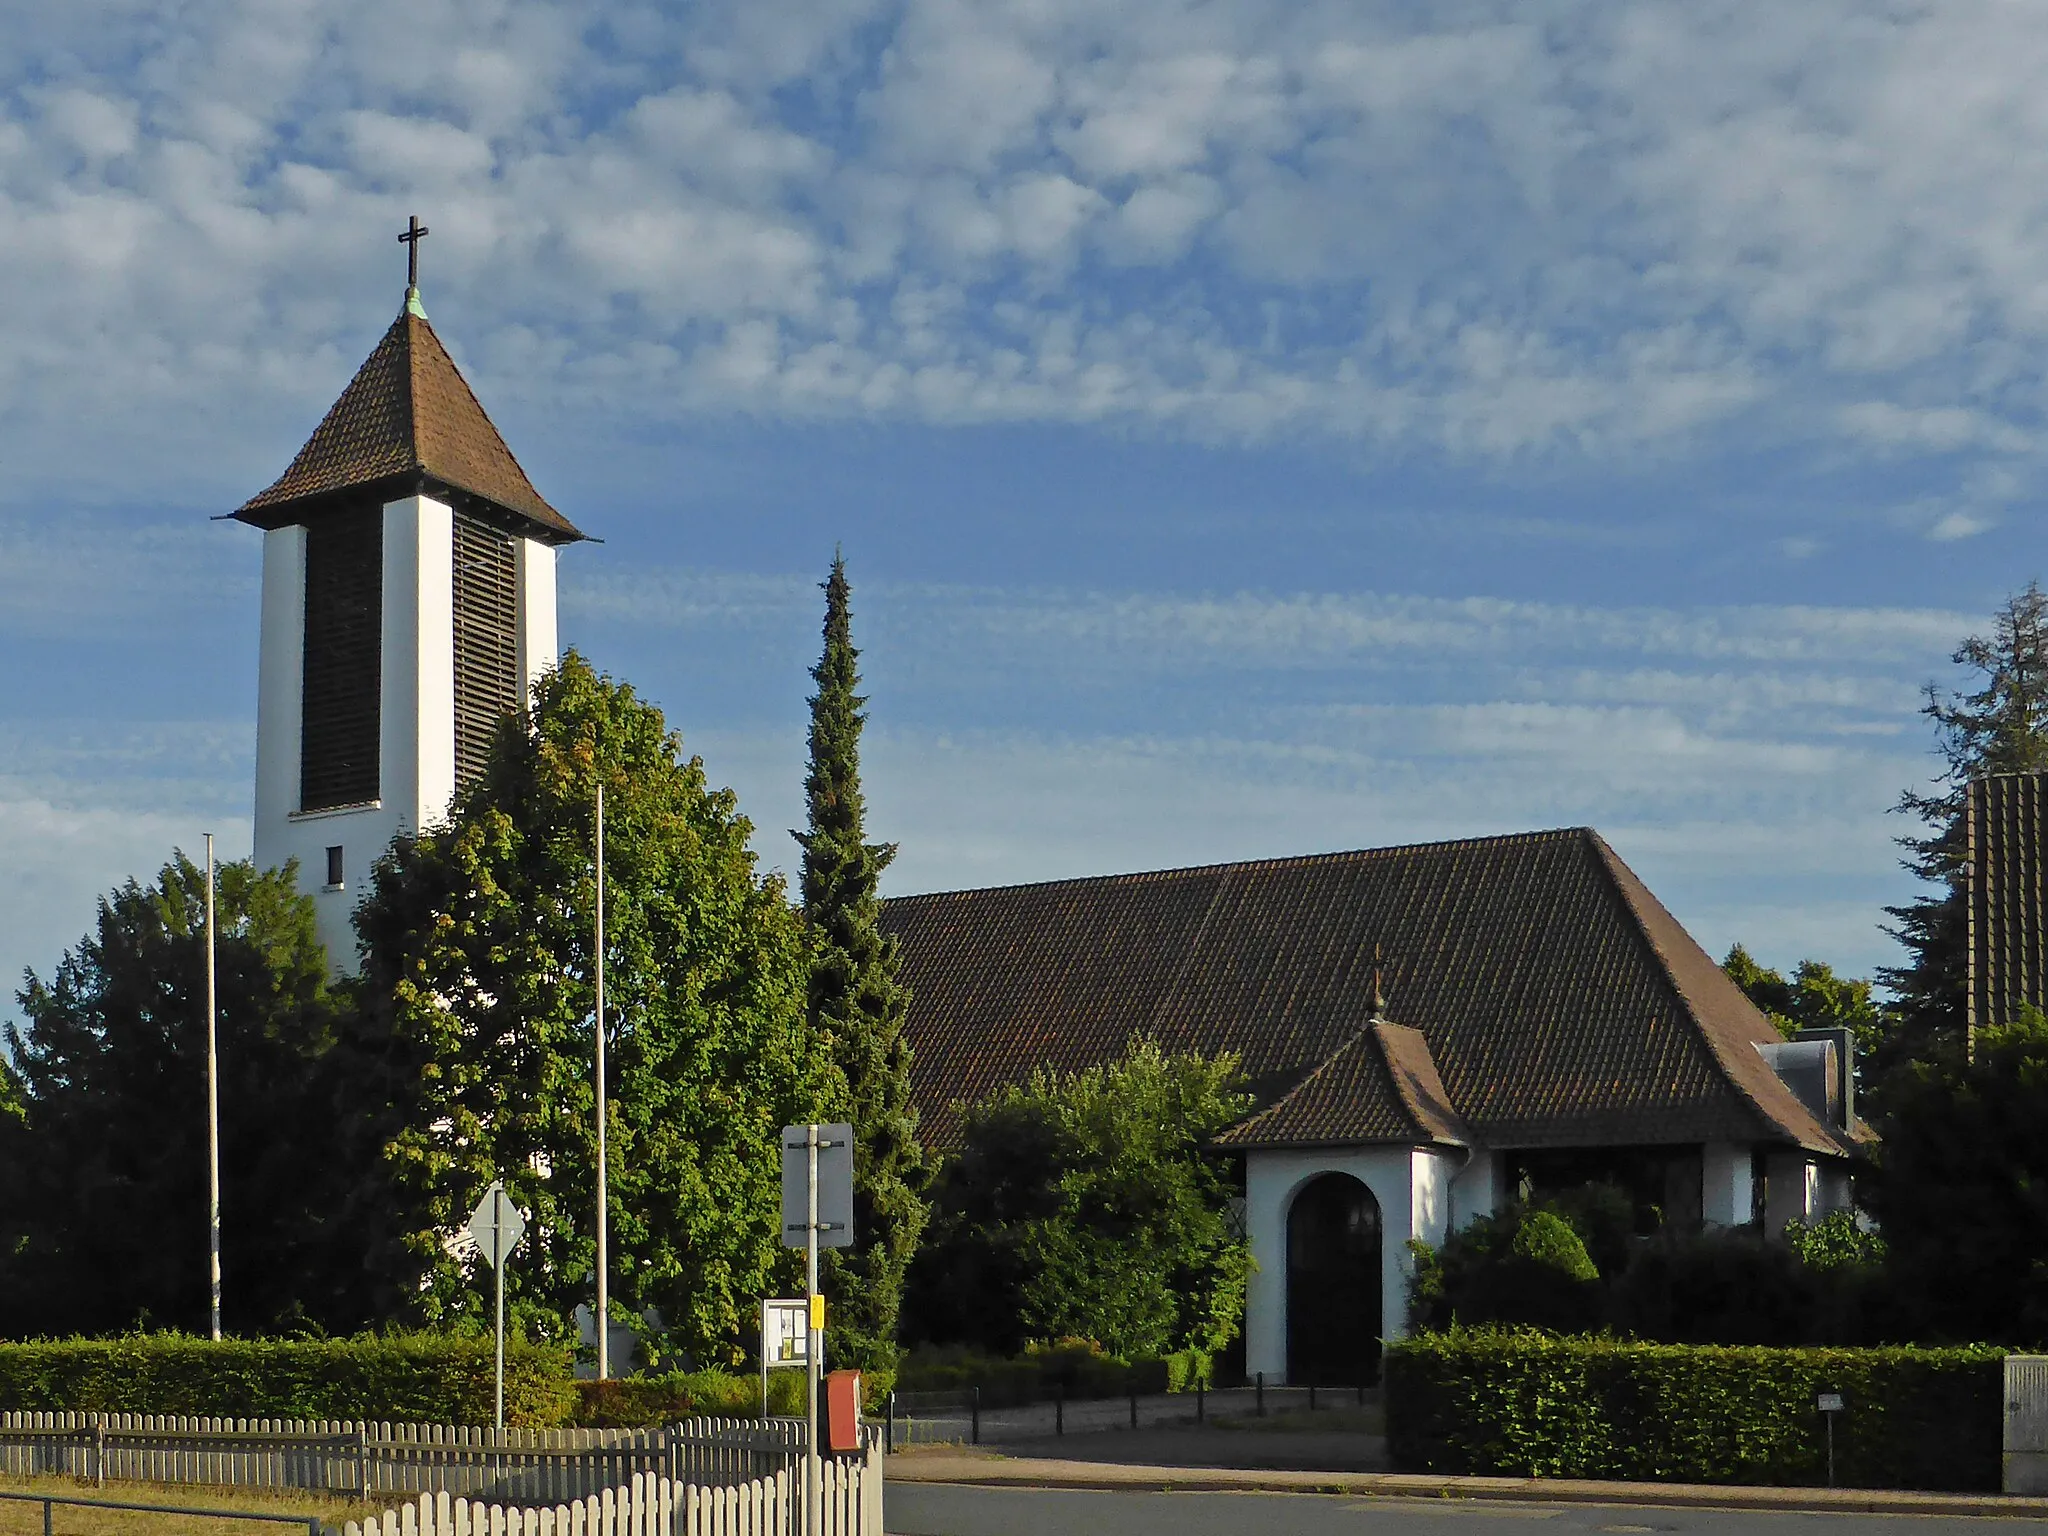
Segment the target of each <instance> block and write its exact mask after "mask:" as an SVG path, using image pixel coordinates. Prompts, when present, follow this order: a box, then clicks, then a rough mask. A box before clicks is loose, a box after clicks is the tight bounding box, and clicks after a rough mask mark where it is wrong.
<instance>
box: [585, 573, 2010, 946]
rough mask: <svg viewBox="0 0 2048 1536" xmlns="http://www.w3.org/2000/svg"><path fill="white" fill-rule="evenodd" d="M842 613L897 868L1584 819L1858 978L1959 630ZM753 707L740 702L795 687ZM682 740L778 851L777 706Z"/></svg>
mask: <svg viewBox="0 0 2048 1536" xmlns="http://www.w3.org/2000/svg"><path fill="white" fill-rule="evenodd" d="M564 601H565V622H566V623H567V625H568V626H569V632H571V633H572V634H573V633H578V632H582V631H584V630H585V629H586V627H587V626H592V625H598V624H602V625H604V626H607V627H608V629H607V633H616V632H617V628H618V627H620V626H641V625H644V626H649V627H657V626H658V627H661V628H667V629H669V630H670V631H671V632H672V633H673V632H674V631H677V630H680V631H682V632H683V634H682V636H681V637H680V638H681V643H680V644H670V645H668V646H665V647H663V649H664V650H670V651H674V652H675V653H676V654H678V655H693V654H695V653H696V652H697V651H698V649H699V646H700V639H699V637H700V636H709V635H710V634H713V633H718V634H723V635H726V636H727V637H729V640H731V641H732V643H735V644H736V645H737V646H738V647H739V648H741V649H742V650H744V651H745V652H746V653H748V654H750V655H754V656H757V657H759V658H761V659H762V664H763V665H764V666H767V667H771V668H772V669H774V670H775V671H776V672H777V674H778V675H791V674H794V673H795V669H796V668H797V667H798V666H800V665H802V664H804V663H805V662H806V661H807V660H808V659H809V655H810V652H811V650H812V648H813V647H814V646H815V643H816V641H815V623H816V613H815V608H816V602H817V595H816V592H815V589H814V588H813V586H812V584H811V583H810V582H809V581H808V580H803V579H799V578H796V577H763V576H730V575H712V574H709V573H693V572H688V571H678V570H667V571H661V570H651V571H640V572H636V573H633V574H632V575H631V576H626V577H618V578H612V579H595V578H593V577H591V576H588V575H584V576H579V577H574V578H572V579H571V581H570V583H569V585H568V586H567V587H566V589H565V595H564ZM858 610H859V613H858V622H859V629H860V635H861V640H862V645H863V647H864V660H863V663H862V665H863V672H864V681H865V685H866V689H867V691H868V692H869V693H870V694H871V695H873V697H874V699H875V704H874V720H875V724H874V725H873V727H872V728H871V734H870V739H869V747H868V750H867V752H866V754H865V759H864V760H865V763H866V775H867V788H868V791H869V797H870V806H871V811H872V815H873V831H874V834H875V835H877V836H881V837H886V838H890V839H894V840H899V841H900V842H901V843H902V844H903V854H902V857H901V859H900V861H899V863H898V864H897V866H896V867H895V869H894V871H893V873H892V876H891V880H892V886H891V888H892V889H893V890H896V891H909V890H916V889H935V888H943V887H950V886H966V885H974V884H981V883H989V882H1005V881H1012V880H1021V879H1050V878H1055V877H1060V876H1067V875H1075V874H1088V873H1104V872H1109V871H1114V870H1122V869H1135V868H1144V867H1148V866H1156V865H1163V864H1185V863H1193V862H1202V861H1207V860H1217V859H1233V858H1249V857H1259V856H1268V855H1280V854H1290V853H1301V852H1307V851H1315V850H1324V849H1332V848H1341V847H1350V846H1369V845H1373V844H1379V843H1390V842H1402V841H1416V840H1427V839H1432V838H1440V837H1468V836H1474V835H1480V834H1484V833H1489V832H1507V831H1516V830H1527V829H1530V828H1535V827H1546V826H1559V825H1577V824H1590V825H1595V826H1598V827H1599V828H1600V829H1601V830H1602V831H1603V832H1605V833H1606V834H1607V835H1608V836H1609V837H1610V838H1611V839H1612V840H1613V841H1614V842H1615V843H1616V846H1617V847H1618V848H1620V849H1621V850H1622V852H1623V854H1624V856H1625V857H1630V858H1632V859H1634V860H1636V862H1637V864H1638V867H1639V870H1640V872H1641V873H1642V874H1643V875H1644V876H1645V878H1646V879H1649V880H1650V882H1651V884H1652V886H1653V888H1655V889H1657V890H1658V891H1659V892H1660V894H1662V895H1664V896H1665V897H1666V898H1667V899H1668V900H1669V901H1670V902H1671V903H1672V905H1673V907H1674V909H1675V910H1676V911H1677V912H1678V913H1679V915H1680V917H1681V919H1683V920H1686V921H1689V922H1690V921H1695V920H1697V922H1698V923H1699V924H1700V925H1702V926H1701V927H1700V929H1699V936H1700V937H1701V938H1702V940H1703V941H1710V942H1711V943H1712V945H1713V946H1714V947H1716V948H1717V949H1718V948H1725V947H1726V945H1727V944H1728V943H1729V942H1732V941H1733V939H1734V938H1743V939H1744V940H1745V941H1746V942H1748V943H1750V944H1751V946H1752V948H1761V949H1762V950H1763V951H1765V952H1767V953H1768V954H1770V955H1771V956H1773V957H1774V958H1776V959H1779V960H1783V961H1786V962H1787V963H1789V962H1790V961H1792V960H1796V959H1798V958H1800V955H1801V954H1804V953H1824V954H1825V955H1827V956H1828V957H1830V958H1832V959H1834V960H1835V961H1836V962H1837V963H1840V964H1843V965H1846V966H1849V967H1852V968H1855V969H1860V970H1867V969H1869V968H1870V967H1871V966H1873V965H1876V964H1878V963H1880V962H1883V961H1886V960H1888V959H1890V958H1891V946H1890V943H1889V941H1888V940H1887V939H1885V938H1884V937H1883V935H1882V933H1881V932H1880V930H1879V927H1878V924H1879V922H1880V916H1881V914H1880V912H1879V908H1880V906H1881V905H1882V904H1883V903H1884V902H1886V901H1896V900H1899V899H1901V898H1903V897H1904V896H1905V895H1906V894H1907V886H1906V882H1905V880H1904V877H1903V876H1902V875H1901V874H1900V873H1899V872H1898V869H1897V864H1896V850H1895V849H1894V847H1893V845H1892V842H1891V839H1892V838H1893V837H1894V836H1895V835H1896V834H1897V833H1898V832H1899V830H1900V828H1899V827H1898V826H1897V825H1896V824H1895V818H1893V817H1891V816H1890V815H1889V808H1890V807H1891V806H1892V804H1893V803H1894V802H1895V801H1896V799H1897V796H1898V793H1899V791H1900V789H1901V788H1903V787H1904V786H1906V785H1908V784H1913V783H1918V782H1922V781H1924V780H1925V779H1926V778H1927V777H1928V776H1929V774H1930V773H1931V772H1932V769H1933V762H1932V759H1931V758H1930V756H1929V754H1928V751H1927V748H1928V746H1929V744H1930V743H1929V739H1928V736H1927V732H1926V730H1925V728H1924V722H1923V721H1921V719H1920V718H1919V715H1918V709H1919V705H1920V698H1919V695H1918V685H1919V683H1920V682H1921V680H1923V679H1925V678H1927V677H1930V676H1936V675H1939V674H1940V673H1941V672H1942V671H1943V670H1944V668H1945V662H1946V657H1947V654H1948V652H1949V651H1950V650H1951V649H1952V647H1953V646H1954V645H1955V643H1956V641H1957V640H1958V638H1960V637H1961V636H1962V635H1963V634H1964V633H1966V632H1967V631H1968V629H1969V628H1970V627H1971V626H1970V625H1969V624H1968V623H1967V622H1966V621H1965V620H1964V619H1963V618H1961V617H1960V616H1958V615H1954V614H1948V613H1940V612H1934V611H1914V610H1900V609H1824V608H1811V607H1797V606H1786V607H1761V606H1758V607H1747V608H1734V609H1697V610H1679V609H1647V608H1638V609H1628V608H1619V609H1615V608H1608V609H1602V608H1590V607H1576V608H1575V607H1565V606H1561V605H1544V604H1524V603H1510V602H1501V601H1499V600H1493V599H1463V600H1447V599H1438V598H1423V597H1414V596H1405V595H1395V594H1383V595H1353V596H1341V597H1340V596H1334V595H1315V594H1304V595H1300V596H1295V597H1274V596H1269V595H1262V594H1255V593H1253V594H1235V595H1228V596H1219V597H1213V598H1207V599H1203V598H1188V597H1174V596H1155V595H1141V594H1115V593H1099V592H1077V591H1055V590H1041V591H1033V592H1017V591H1011V592H1002V591H995V590H990V589H981V588H969V587H957V586H955V587H948V586H938V585H908V584H890V583H886V582H866V583H863V584H862V586H861V588H860V592H859V594H858ZM647 681H648V682H649V683H650V684H651V685H652V686H653V687H654V688H655V690H656V691H657V692H658V691H659V689H660V688H661V687H663V686H674V687H676V688H679V689H687V687H688V686H689V685H688V682H687V678H686V676H685V675H684V674H683V673H678V674H677V676H676V677H675V678H674V679H673V680H672V682H665V681H664V680H663V679H661V678H659V677H651V678H649V679H647ZM778 698H779V699H780V702H779V703H778V704H777V705H776V706H775V707H774V710H769V711H766V712H768V713H775V712H776V711H792V710H794V709H796V708H797V707H798V703H797V696H796V694H795V692H793V691H788V693H787V697H781V696H780V695H778ZM1140 699H1143V700H1145V701H1146V702H1145V704H1144V705H1143V707H1142V708H1135V707H1134V703H1133V701H1136V700H1140ZM759 712H760V711H758V710H757V713H759ZM1134 717H1135V718H1136V721H1137V723H1133V720H1134ZM686 724H687V723H686ZM690 739H691V741H692V744H693V747H694V748H695V749H697V750H701V751H703V752H704V753H705V756H706V760H707V764H708V765H709V768H710V771H711V772H712V774H713V775H714V776H715V777H719V778H721V779H729V780H730V781H731V782H733V783H734V784H735V785H737V786H738V788H739V789H740V791H741V795H742V803H743V804H745V805H746V806H747V808H748V810H749V812H750V813H751V814H753V815H754V816H755V818H756V822H757V826H758V827H759V828H761V829H762V831H761V835H760V836H759V837H758V838H757V847H759V848H760V850H761V851H762V853H763V856H764V857H765V858H767V859H768V860H769V861H770V862H771V863H777V864H780V865H782V866H783V867H788V863H789V859H790V856H791V855H790V852H789V849H788V848H787V847H786V846H785V844H784V839H783V836H782V830H781V829H783V828H785V827H788V826H791V825H795V824H796V821H797V819H799V818H800V817H801V815H802V806H801V799H800V784H801V773H802V765H801V754H802V730H801V725H800V723H799V722H798V720H797V719H796V718H795V717H794V716H793V715H791V716H789V717H788V718H786V719H782V720H780V721H779V723H778V724H776V725H775V726H773V727H772V728H770V727H767V726H761V727H754V726H746V725H742V724H740V723H737V722H735V721H733V720H731V719H729V718H728V719H727V720H726V721H725V722H724V723H723V724H722V725H720V726H719V727H718V728H716V729H713V730H711V731H709V732H703V731H699V732H696V733H694V734H693V735H692V736H691V738H690ZM1799 902H1805V903H1807V905H1805V906H1800V907H1798V908H1797V911H1799V912H1801V913H1803V914H1804V915H1803V916H1795V915H1790V909H1791V908H1792V907H1793V906H1794V904H1795V903H1799ZM1800 945H1806V946H1807V948H1805V949H1801V950H1798V952H1796V953H1795V952H1794V951H1795V949H1797V947H1798V946H1800Z"/></svg>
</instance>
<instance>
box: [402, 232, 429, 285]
mask: <svg viewBox="0 0 2048 1536" xmlns="http://www.w3.org/2000/svg"><path fill="white" fill-rule="evenodd" d="M427 234H428V230H427V226H426V225H424V224H422V223H421V222H420V216H419V215H418V214H416V213H415V214H412V215H410V216H408V217H407V219H406V221H405V233H404V234H402V235H400V236H399V237H398V243H399V244H400V245H402V246H404V247H405V291H406V294H407V295H408V297H409V296H410V295H412V294H413V293H414V292H416V291H417V290H418V288H419V286H420V242H421V241H422V240H424V239H426V238H427Z"/></svg>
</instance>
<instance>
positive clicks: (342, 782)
mask: <svg viewBox="0 0 2048 1536" xmlns="http://www.w3.org/2000/svg"><path fill="white" fill-rule="evenodd" d="M383 627H384V509H383V508H382V507H377V506H371V507H364V508H360V509H355V510H350V511H344V512H333V513H329V514H327V515H326V516H324V517H321V518H318V519H316V520H315V521H313V522H312V523H310V524H308V525H307V528H306V649H305V661H304V668H305V670H304V674H303V679H304V687H303V691H302V694H301V703H300V708H301V717H300V733H299V809H300V810H302V811H320V810H326V809H328V808H330V807H333V806H338V805H359V804H361V803H362V802H364V801H366V800H375V799H376V798H377V792H378V777H377V775H378V762H377V734H378V724H379V717H378V698H379V695H380V692H381V690H382V685H383V676H382V651H383Z"/></svg>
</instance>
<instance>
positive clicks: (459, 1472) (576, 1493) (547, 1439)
mask: <svg viewBox="0 0 2048 1536" xmlns="http://www.w3.org/2000/svg"><path fill="white" fill-rule="evenodd" d="M801 1434H802V1428H801V1424H800V1423H799V1422H797V1421H791V1422H790V1424H784V1423H783V1422H782V1421H779V1420H772V1419H771V1420H761V1419H733V1420H728V1419H718V1420H697V1421H692V1422H691V1423H690V1424H688V1425H685V1426H677V1427H676V1428H675V1429H673V1430H671V1429H667V1428H664V1429H538V1430H536V1429H507V1430H503V1431H494V1430H490V1429H482V1428H477V1427H475V1426H471V1425H457V1424H407V1423H380V1422H374V1421H367V1420H341V1419H226V1418H203V1417H199V1416H197V1415H188V1414H139V1413H103V1414H88V1413H19V1412H15V1413H7V1414H0V1474H4V1475H7V1476H13V1477H32V1476H38V1475H41V1476H62V1477H74V1478H79V1479H83V1480H85V1481H89V1482H93V1483H99V1484H104V1483H107V1482H110V1481H122V1482H152V1483H206V1484H212V1485H215V1486H220V1487H232V1488H298V1489H305V1490H309V1491H315V1492H332V1493H344V1494H348V1495H351V1496H353V1497H355V1498H358V1499H363V1500H371V1499H375V1498H377V1497H378V1496H379V1495H383V1494H414V1493H442V1492H445V1493H451V1494H463V1495H469V1496H478V1497H489V1498H495V1499H501V1500H505V1501H507V1502H520V1503H535V1504H540V1503H554V1502H557V1501H562V1500H578V1499H583V1498H586V1497H587V1496H588V1495H590V1494H592V1493H596V1492H598V1491H600V1490H601V1489H604V1488H608V1487H619V1486H622V1485H623V1484H624V1483H625V1482H626V1481H627V1480H628V1479H629V1478H631V1477H632V1475H633V1474H634V1473H635V1472H644V1473H647V1474H650V1475H662V1474H668V1475H675V1476H679V1477H680V1478H682V1479H683V1480H685V1481H690V1482H722V1481H735V1480H744V1479H745V1478H750V1477H759V1476H763V1475H766V1474H768V1473H770V1472H772V1471H774V1470H775V1469H776V1468H777V1467H778V1466H782V1465H785V1464H786V1463H787V1462H788V1460H789V1458H790V1457H791V1456H792V1455H793V1454H795V1452H794V1450H793V1449H792V1447H794V1446H800V1445H801V1443H802V1441H801Z"/></svg>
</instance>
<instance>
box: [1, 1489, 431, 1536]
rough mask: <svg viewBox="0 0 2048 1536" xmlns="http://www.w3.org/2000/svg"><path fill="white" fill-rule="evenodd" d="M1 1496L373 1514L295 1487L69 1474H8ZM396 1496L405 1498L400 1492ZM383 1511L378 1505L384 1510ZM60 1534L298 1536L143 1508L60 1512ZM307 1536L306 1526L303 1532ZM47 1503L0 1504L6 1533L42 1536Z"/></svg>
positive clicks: (306, 1515) (334, 1519)
mask: <svg viewBox="0 0 2048 1536" xmlns="http://www.w3.org/2000/svg"><path fill="white" fill-rule="evenodd" d="M0 1493H35V1494H53V1495H55V1496H56V1497H58V1498H61V1499H109V1500H112V1501H113V1502H115V1503H118V1504H170V1505H176V1506H178V1507H179V1508H182V1509H206V1510H215V1509H218V1510H239V1511H247V1512H249V1513H252V1514H263V1515H296V1516H298V1517H299V1518H300V1519H302V1520H303V1519H311V1518H313V1517H314V1516H318V1517H319V1518H320V1519H322V1520H324V1521H326V1522H327V1523H328V1524H329V1525H330V1526H332V1527H334V1528H335V1529H336V1530H339V1529H340V1528H341V1523H342V1522H343V1521H344V1520H360V1519H362V1518H363V1516H364V1515H365V1514H368V1513H370V1512H372V1511H371V1508H370V1507H367V1506H364V1505H361V1504H357V1503H354V1502H352V1501H351V1500H349V1499H346V1498H342V1497H339V1496H337V1495H329V1494H320V1493H305V1492H299V1491H296V1490H291V1489H262V1488H216V1487H213V1486H210V1485H208V1484H204V1483H130V1482H110V1483H108V1484H107V1485H106V1486H105V1487H104V1488H97V1487H94V1486H93V1485H92V1484H91V1483H89V1482H80V1481H78V1480H76V1479H73V1478H68V1477H0ZM393 1497H394V1499H395V1498H397V1497H398V1496H397V1495H393ZM382 1507H383V1506H382V1505H381V1504H380V1505H377V1506H375V1508H376V1509H381V1508H382ZM51 1529H52V1531H53V1533H54V1536H166V1533H168V1532H172V1531H175V1532H177V1533H178V1536H291V1532H292V1527H290V1526H288V1525H275V1524H272V1523H271V1522H269V1521H267V1520H236V1519H222V1520H212V1519H205V1518H202V1517H196V1516H192V1515H156V1514H145V1513H143V1512H141V1511H137V1510H117V1509H88V1508H81V1507H79V1506H77V1505H71V1506H66V1505H63V1504H59V1505H57V1506H56V1507H55V1509H54V1511H53V1517H52V1525H51ZM299 1529H300V1530H301V1531H303V1530H304V1527H303V1526H301V1527H300V1528H299ZM42 1530H43V1506H42V1505H41V1504H29V1503H24V1502H21V1501H18V1500H15V1499H0V1536H42Z"/></svg>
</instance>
